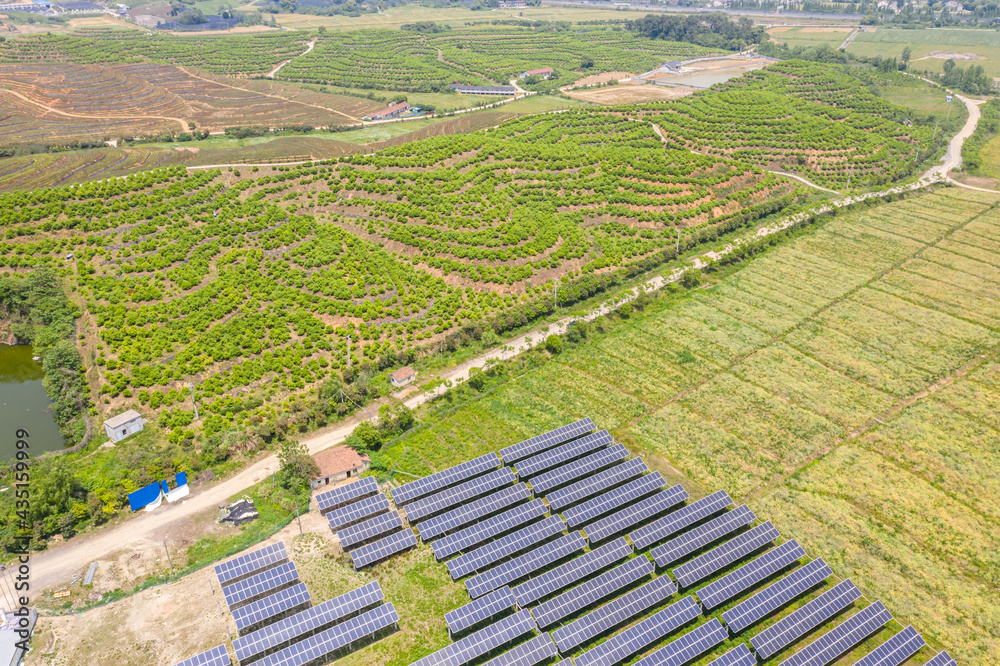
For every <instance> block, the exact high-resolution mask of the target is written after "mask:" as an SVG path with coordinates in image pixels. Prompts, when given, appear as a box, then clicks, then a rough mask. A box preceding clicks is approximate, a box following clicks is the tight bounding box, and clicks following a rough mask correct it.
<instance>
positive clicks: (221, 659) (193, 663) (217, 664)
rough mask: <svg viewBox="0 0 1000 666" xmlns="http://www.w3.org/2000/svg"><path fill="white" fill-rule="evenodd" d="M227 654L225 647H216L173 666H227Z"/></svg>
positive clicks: (228, 662)
mask: <svg viewBox="0 0 1000 666" xmlns="http://www.w3.org/2000/svg"><path fill="white" fill-rule="evenodd" d="M231 663H232V662H231V661H229V652H227V651H226V646H225V645H217V646H215V647H214V648H212V649H211V650H207V651H205V652H202V653H201V654H196V655H195V656H193V657H191V658H190V659H185V660H184V661H182V662H180V663H178V664H176V665H175V666H229V664H231Z"/></svg>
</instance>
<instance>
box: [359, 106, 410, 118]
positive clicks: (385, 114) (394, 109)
mask: <svg viewBox="0 0 1000 666" xmlns="http://www.w3.org/2000/svg"><path fill="white" fill-rule="evenodd" d="M409 110H410V105H409V104H408V103H407V102H400V103H399V104H393V105H392V106H387V107H385V108H384V109H379V110H378V111H375V112H374V113H369V114H368V115H367V116H365V118H367V119H368V120H386V119H388V118H395V117H396V116H398V115H400V114H401V113H403V112H405V111H409Z"/></svg>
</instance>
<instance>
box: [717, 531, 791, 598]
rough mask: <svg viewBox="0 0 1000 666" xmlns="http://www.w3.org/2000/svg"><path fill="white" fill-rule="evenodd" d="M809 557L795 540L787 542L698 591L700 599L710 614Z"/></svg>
mask: <svg viewBox="0 0 1000 666" xmlns="http://www.w3.org/2000/svg"><path fill="white" fill-rule="evenodd" d="M805 556H806V552H805V551H804V550H802V546H800V545H799V544H798V542H797V541H795V539H792V540H791V541H786V542H785V543H783V544H781V545H780V546H778V547H777V548H775V549H773V550H769V551H767V552H766V553H764V554H763V555H761V556H760V557H758V558H757V559H755V560H753V561H752V562H747V563H746V564H744V565H743V566H742V567H740V568H739V569H737V570H736V571H731V572H730V573H728V574H726V575H725V576H723V577H722V578H719V579H718V580H714V581H712V582H711V583H709V584H708V585H706V586H705V587H703V588H701V589H700V590H698V599H699V601H701V605H702V606H704V607H705V609H706V610H711V609H713V608H715V607H717V606H719V605H721V604H723V603H725V602H727V601H729V600H730V599H732V598H733V597H736V596H738V595H740V594H742V593H743V592H745V591H746V590H749V589H750V588H751V587H753V586H754V585H756V584H757V583H759V582H761V581H762V580H764V579H766V578H767V577H768V576H772V575H774V574H776V573H777V572H779V571H781V570H782V569H784V568H785V567H788V566H791V565H792V564H794V563H795V562H798V561H799V560H800V559H802V558H803V557H805Z"/></svg>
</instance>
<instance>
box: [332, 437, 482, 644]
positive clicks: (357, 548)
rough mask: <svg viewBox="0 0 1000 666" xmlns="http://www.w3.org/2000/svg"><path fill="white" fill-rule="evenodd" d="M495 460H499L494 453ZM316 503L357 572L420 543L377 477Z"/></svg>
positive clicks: (345, 488)
mask: <svg viewBox="0 0 1000 666" xmlns="http://www.w3.org/2000/svg"><path fill="white" fill-rule="evenodd" d="M483 457H484V458H489V456H483ZM493 459H494V460H496V456H495V455H494V456H493ZM473 462H475V461H473ZM466 464H467V463H466ZM414 483H416V482H414ZM411 485H412V484H411ZM397 490H398V489H397ZM316 503H317V504H318V505H319V509H320V512H321V513H325V514H326V520H327V523H329V525H330V530H331V531H333V533H334V534H336V535H337V537H338V539H339V540H340V547H341V548H343V549H344V552H346V553H350V555H351V562H353V564H354V570H355V571H357V570H358V569H361V568H362V567H366V566H369V565H371V564H375V563H377V562H381V561H382V560H385V559H388V558H390V557H392V556H393V555H397V554H399V553H402V552H403V551H405V550H408V549H410V548H413V547H414V546H416V545H417V537H416V536H414V534H413V531H412V530H410V529H408V528H407V527H406V526H405V525H404V523H403V519H402V517H401V516H400V515H399V512H398V511H395V510H393V508H392V505H391V504H390V503H389V500H388V499H387V498H386V496H385V495H383V494H382V493H381V492H379V488H378V482H377V481H376V480H375V478H374V477H370V476H369V477H365V478H363V479H360V480H358V481H354V482H352V483H348V484H347V485H344V486H340V487H339V488H334V489H333V490H328V491H326V492H324V493H320V494H319V495H317V496H316ZM338 649H339V648H338Z"/></svg>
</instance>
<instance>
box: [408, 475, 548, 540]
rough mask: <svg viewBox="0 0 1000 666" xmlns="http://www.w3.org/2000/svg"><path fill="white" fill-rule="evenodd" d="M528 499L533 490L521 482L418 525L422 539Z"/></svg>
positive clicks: (463, 525)
mask: <svg viewBox="0 0 1000 666" xmlns="http://www.w3.org/2000/svg"><path fill="white" fill-rule="evenodd" d="M528 499H531V491H530V490H528V487H527V486H526V485H524V484H523V483H519V484H517V485H515V486H510V487H507V488H504V489H503V490H501V491H500V492H497V493H494V494H492V495H487V496H486V497H482V498H480V499H477V500H474V501H472V502H469V503H467V504H462V505H461V506H459V507H458V508H455V509H452V510H451V511H448V512H447V513H443V514H441V515H439V516H435V517H434V518H431V519H430V520H427V521H424V522H422V523H420V524H419V525H418V526H417V531H418V532H419V533H420V538H421V539H423V540H424V541H430V540H431V539H434V538H436V537H439V536H441V535H443V534H447V533H449V532H454V531H455V530H457V529H459V528H462V527H465V526H466V525H469V524H471V523H474V522H477V521H479V520H482V519H483V517H484V516H491V515H493V514H496V513H498V512H500V511H503V510H504V509H506V508H508V507H510V506H513V505H515V504H520V503H521V502H524V501H525V500H528Z"/></svg>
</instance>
